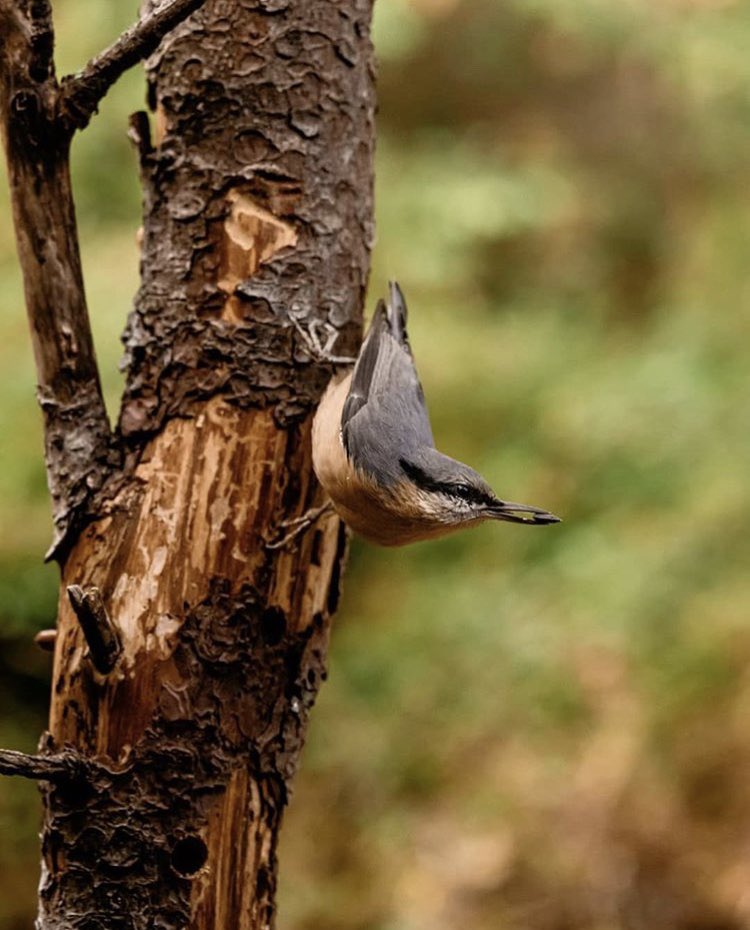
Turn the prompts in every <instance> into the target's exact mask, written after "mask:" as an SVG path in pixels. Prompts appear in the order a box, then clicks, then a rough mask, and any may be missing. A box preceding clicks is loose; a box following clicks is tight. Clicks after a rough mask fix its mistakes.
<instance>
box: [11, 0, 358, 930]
mask: <svg viewBox="0 0 750 930" xmlns="http://www.w3.org/2000/svg"><path fill="white" fill-rule="evenodd" d="M9 2H10V0H0V4H2V3H5V4H6V5H7V4H8V3H9ZM34 2H36V0H30V5H31V6H32V7H33V4H34ZM194 5H196V4H194ZM23 6H24V4H21V7H23ZM27 6H28V4H27ZM158 11H159V5H158V4H151V5H150V6H149V5H148V4H147V8H146V9H145V10H144V13H143V15H144V17H148V16H149V15H153V14H155V13H158ZM0 12H2V11H1V10H0ZM22 12H24V11H23V10H22ZM26 13H27V15H29V16H31V15H33V10H32V11H31V12H29V11H26ZM370 14H371V0H338V2H335V3H334V2H331V0H265V2H264V3H259V2H244V0H232V2H229V0H207V2H206V3H205V5H204V6H203V7H202V9H200V10H199V11H198V12H197V13H195V14H193V15H192V16H191V18H190V19H189V20H187V21H185V22H183V23H182V24H181V25H179V26H178V27H177V28H176V29H175V30H174V31H173V32H171V33H170V34H169V35H168V37H167V38H166V39H165V40H164V41H163V42H162V43H161V45H160V46H159V48H158V50H157V51H156V52H154V53H153V54H152V57H151V58H150V59H149V61H148V81H149V103H150V105H151V106H152V108H153V109H154V110H155V113H156V128H155V131H154V133H153V136H154V138H153V141H152V139H151V133H150V132H149V120H148V117H147V116H146V115H145V114H136V116H135V117H134V118H133V120H132V121H131V134H132V136H133V138H134V140H135V141H136V142H137V145H138V151H139V155H140V165H141V175H142V179H143V186H144V204H145V206H144V223H143V240H142V242H143V254H142V286H141V288H140V291H139V294H138V296H137V299H136V304H135V309H134V311H133V313H132V314H131V317H130V320H129V323H128V327H127V331H126V335H125V344H126V350H127V358H128V372H127V384H126V389H125V395H124V398H123V405H122V410H121V415H120V420H119V426H118V429H117V431H116V433H115V435H114V436H113V437H111V439H107V441H106V442H105V443H104V444H102V442H101V438H99V439H97V441H96V442H95V444H94V445H95V448H96V449H98V450H100V452H101V454H98V457H97V456H94V458H96V461H97V472H96V476H97V479H96V480H94V481H90V482H89V490H88V492H87V493H86V494H82V493H81V481H80V480H78V481H77V484H76V485H75V487H76V488H77V489H78V490H77V492H76V493H77V496H76V495H75V494H74V495H73V496H71V491H70V485H71V482H68V484H67V485H66V484H65V481H63V490H60V489H59V488H58V491H57V494H58V497H59V498H60V500H61V501H62V505H61V506H62V508H63V509H62V511H61V510H60V509H59V508H56V510H55V513H56V517H58V521H57V525H58V539H57V546H56V549H55V552H56V554H57V557H58V559H59V561H60V563H61V569H62V584H61V595H60V613H59V618H58V635H57V641H56V649H55V660H54V672H53V687H52V704H51V711H50V727H49V734H48V735H47V736H46V738H45V740H44V755H50V757H51V758H53V759H54V758H62V757H63V756H64V757H65V758H66V760H68V759H71V758H72V759H73V762H74V764H70V765H67V763H66V766H67V767H64V770H63V769H61V771H60V773H59V774H58V775H56V776H49V780H48V781H46V782H45V789H44V807H45V818H44V828H43V835H42V844H43V875H42V882H41V887H40V916H39V920H38V924H37V926H38V928H39V930H52V928H63V927H65V928H69V927H76V928H86V930H88V928H94V927H97V928H99V927H106V928H113V930H115V928H117V930H119V928H123V930H124V928H128V930H130V928H132V930H135V928H144V930H145V928H147V927H148V928H152V927H156V928H177V927H190V928H209V927H210V928H221V930H225V928H227V927H229V926H231V927H238V928H243V930H260V928H267V927H271V926H272V924H273V915H274V892H275V886H276V855H275V850H276V844H277V838H278V830H279V824H280V819H281V815H282V812H283V809H284V806H285V804H286V801H287V798H288V793H289V784H290V779H291V777H292V775H293V773H294V770H295V768H296V765H297V762H298V758H299V753H300V750H301V747H302V743H303V740H304V735H305V730H306V725H307V715H308V712H309V710H310V708H311V706H312V703H313V701H314V699H315V696H316V693H317V690H318V688H319V686H320V684H321V682H322V680H323V679H324V678H325V674H326V671H325V666H326V649H327V642H328V635H329V627H330V620H331V616H332V614H333V612H334V611H335V609H336V603H337V600H338V590H339V583H340V576H341V571H342V563H343V559H344V555H345V548H346V536H345V530H344V528H343V526H342V525H341V524H340V522H339V520H338V518H336V517H335V516H334V515H332V514H330V513H323V514H316V513H315V510H314V509H315V508H317V507H318V506H319V505H321V504H322V503H324V498H323V496H322V491H321V490H320V488H319V487H318V485H317V484H316V482H315V479H314V477H313V474H312V470H311V452H310V427H311V417H312V413H313V411H314V407H315V404H316V402H317V400H318V398H319V396H320V394H321V392H322V389H323V388H324V387H325V384H326V382H327V380H328V378H329V377H330V374H331V372H332V370H333V364H334V363H335V362H336V361H341V360H342V359H345V358H347V357H349V356H351V355H352V354H353V353H354V352H355V351H356V346H357V345H358V342H359V336H360V327H361V308H362V303H363V298H364V293H365V283H366V275H367V268H368V259H369V246H370V239H371V228H372V199H371V186H372V149H373V108H374V95H373V85H372V53H371V46H370V40H369V22H370ZM0 19H1V17H0ZM19 34H20V33H19ZM145 50H146V51H150V49H145ZM93 64H96V62H94V63H93ZM92 67H93V66H92ZM100 71H101V68H100ZM45 80H46V81H47V85H49V84H50V81H53V82H54V76H52V77H51V78H50V76H49V74H48V75H47V76H46V77H45ZM73 80H75V79H73ZM6 86H8V87H9V86H10V82H8V84H7V85H6ZM91 86H93V85H89V88H90V87H91ZM84 90H85V88H84ZM80 91H81V88H80V87H76V86H75V84H73V83H71V84H69V85H66V82H65V81H63V82H62V84H61V85H59V86H58V85H57V84H56V82H54V83H53V85H52V90H51V93H52V96H53V97H55V95H57V96H56V97H55V100H53V104H52V105H51V108H50V112H51V114H52V115H51V116H50V120H52V122H53V124H54V125H57V124H56V123H54V120H64V119H65V118H67V120H68V122H69V123H70V122H72V123H73V124H74V128H75V126H81V125H83V124H84V123H85V122H86V120H87V118H88V115H89V114H90V112H93V109H94V108H95V105H96V102H94V103H93V106H92V105H91V101H90V100H89V98H88V97H87V96H86V94H85V93H81V92H80ZM10 97H11V93H10V92H8V94H7V98H8V99H10ZM60 101H62V103H61V102H60ZM84 111H85V112H84ZM82 113H84V115H81V114H82ZM16 131H17V130H16V129H14V124H13V117H12V107H11V106H8V107H7V113H6V118H5V136H6V149H7V153H8V159H9V164H10V165H11V176H12V177H13V164H14V159H15V157H16V156H15V154H14V153H15V151H16V149H15V147H14V145H13V144H11V143H12V140H13V138H14V133H15V132H16ZM18 131H19V132H20V131H21V130H18ZM66 159H67V152H66V154H65V158H63V159H62V161H61V162H60V164H62V166H63V167H64V168H65V172H66V174H65V176H66V177H67V162H66ZM32 163H34V159H33V158H32ZM32 188H33V185H30V184H29V183H27V182H26V181H25V180H24V179H23V178H21V179H20V180H19V181H18V183H16V184H15V185H14V188H13V197H14V202H15V204H16V206H17V209H16V216H17V217H18V215H19V210H20V211H21V214H23V206H24V204H26V205H28V203H29V202H30V198H32V197H33V194H32V192H31V190H32ZM38 189H39V185H37V190H38ZM42 189H43V188H42ZM68 199H69V198H68ZM71 211H72V207H71ZM71 215H72V212H71ZM30 222H31V226H32V228H33V227H34V225H35V224H37V223H38V222H39V219H38V216H37V218H36V219H33V218H32V220H31V221H30ZM55 223H56V224H59V221H58V220H55ZM72 228H73V230H74V226H73V227H72ZM63 232H64V231H63V230H62V229H55V230H53V231H52V233H51V238H52V239H54V238H55V237H56V236H60V238H61V239H62V238H65V237H64V236H63ZM22 238H23V236H22V232H19V246H20V247H21V258H22V261H23V260H24V255H23V247H22ZM72 249H73V253H74V258H77V250H76V248H75V242H73V246H72ZM27 251H29V250H28V249H27ZM30 251H31V252H32V253H34V251H35V250H34V249H33V248H31V249H30ZM37 251H38V250H37ZM27 264H28V261H27ZM46 264H47V265H49V263H46ZM25 270H26V266H25ZM48 271H49V269H48V268H46V267H45V264H42V265H41V266H40V267H39V268H37V269H36V270H32V271H31V272H29V273H28V274H27V279H28V280H27V299H28V298H29V280H30V281H33V279H34V275H40V276H41V278H42V279H45V275H47V274H48ZM79 277H80V276H79ZM80 299H81V302H82V306H83V309H84V313H85V303H83V297H82V290H81V292H80ZM43 303H46V305H47V306H48V307H50V308H51V310H52V311H53V315H54V310H55V305H54V300H53V299H52V298H50V297H47V298H45V300H44V301H43ZM33 305H34V300H33V297H32V299H31V302H30V311H29V312H30V315H31V317H32V324H33V323H34V320H35V319H36V318H38V314H35V313H34V310H33ZM78 318H79V319H80V316H79V317H78ZM56 338H59V334H58V336H57V337H56ZM42 341H43V342H45V339H43V340H42ZM73 356H74V357H75V358H79V357H80V356H79V355H78V354H77V353H76V352H75V351H74V352H73ZM91 357H92V358H93V350H91ZM93 367H94V373H95V363H94V366H93ZM62 368H63V369H64V368H65V366H64V365H63V366H62ZM66 383H67V382H66ZM86 383H87V385H88V386H89V387H91V385H92V384H93V381H92V379H91V377H89V378H88V380H87V382H86ZM96 391H97V396H98V382H97V386H96ZM56 409H57V408H56ZM96 428H97V429H98V430H99V433H101V422H100V421H99V422H98V425H97V427H96ZM49 439H50V435H49V430H48V462H49V455H50V453H49ZM58 448H59V446H58ZM102 450H103V451H102ZM60 455H62V456H63V457H64V455H65V452H64V450H63V452H61V453H60ZM103 463H106V468H105V464H103ZM53 466H54V463H49V468H50V473H51V476H52V477H54V474H56V471H55V469H54V467H53ZM102 469H105V471H104V472H103V477H101V478H100V476H101V475H102ZM79 471H80V469H79ZM82 474H83V475H84V478H85V474H86V472H85V469H84V470H83V472H82ZM63 477H65V476H64V475H63ZM51 481H52V478H51ZM52 483H53V486H54V482H52ZM84 483H85V482H84ZM66 487H67V492H66V490H65V488H66ZM308 510H312V511H313V513H312V517H311V523H310V525H309V526H308V525H306V524H304V523H303V524H301V525H300V526H299V527H296V528H295V527H294V526H293V525H288V521H289V520H290V519H293V518H296V517H300V516H302V515H303V514H304V513H305V512H306V511H308ZM61 513H62V514H63V515H64V519H59V518H60V516H61ZM71 754H72V755H71ZM33 777H45V776H33Z"/></svg>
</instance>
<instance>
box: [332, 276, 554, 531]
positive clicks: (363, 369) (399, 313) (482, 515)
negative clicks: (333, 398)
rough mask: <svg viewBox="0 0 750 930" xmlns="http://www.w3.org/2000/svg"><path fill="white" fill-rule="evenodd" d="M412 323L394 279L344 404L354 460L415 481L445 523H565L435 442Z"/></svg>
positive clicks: (380, 473) (377, 480) (367, 470)
mask: <svg viewBox="0 0 750 930" xmlns="http://www.w3.org/2000/svg"><path fill="white" fill-rule="evenodd" d="M406 324H407V308H406V301H405V299H404V295H403V293H402V291H401V288H400V287H399V286H398V284H397V283H395V282H393V283H391V284H390V299H389V302H388V304H387V305H386V304H385V303H384V302H383V301H382V300H381V301H379V302H378V305H377V307H376V310H375V314H374V316H373V319H372V322H371V324H370V328H369V330H368V333H367V336H366V338H365V341H364V343H363V345H362V349H361V351H360V354H359V357H358V359H357V363H356V365H355V368H354V372H353V375H352V380H351V387H350V389H349V393H348V396H347V398H346V400H345V402H344V405H343V410H342V414H341V439H342V441H343V445H344V450H345V452H346V455H347V458H348V459H349V460H350V462H351V463H352V465H353V466H354V467H355V468H356V469H358V470H359V471H361V472H362V473H364V474H365V475H367V476H369V478H371V479H372V481H373V482H374V484H375V485H376V486H379V487H382V488H397V487H399V486H402V485H403V484H404V482H408V483H410V485H413V486H415V487H416V489H417V490H418V491H419V492H420V493H421V495H422V497H423V498H424V499H425V500H430V501H432V502H433V503H434V506H435V517H436V519H440V520H442V521H443V522H446V523H448V522H451V519H452V520H453V522H455V523H456V524H457V525H460V524H461V523H464V522H472V521H476V520H478V519H486V518H489V519H493V518H494V519H502V520H509V521H511V522H517V523H533V524H539V525H541V524H547V523H557V522H559V521H558V518H557V517H555V516H554V515H553V514H550V513H548V512H547V511H545V510H541V509H539V508H537V507H531V506H529V505H526V504H515V503H511V502H509V501H501V500H499V499H498V498H497V497H496V496H495V494H494V492H493V491H492V488H491V487H490V486H489V485H488V484H487V482H486V481H485V480H484V479H483V478H482V476H481V475H479V474H478V473H477V472H476V471H474V469H472V468H470V467H469V466H468V465H464V464H463V463H462V462H458V461H456V460H455V459H452V458H450V457H449V456H447V455H443V453H441V452H439V451H438V450H437V449H436V448H435V442H434V439H433V435H432V428H431V426H430V419H429V414H428V412H427V405H426V403H425V399H424V392H423V391H422V385H421V384H420V382H419V377H418V375H417V370H416V367H415V364H414V358H413V356H412V352H411V347H410V345H409V338H408V334H407V330H406ZM437 502H439V504H438V503H437Z"/></svg>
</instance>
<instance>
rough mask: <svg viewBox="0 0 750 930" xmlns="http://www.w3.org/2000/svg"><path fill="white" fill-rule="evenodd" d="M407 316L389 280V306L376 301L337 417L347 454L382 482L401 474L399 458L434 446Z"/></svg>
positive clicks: (400, 298)
mask: <svg viewBox="0 0 750 930" xmlns="http://www.w3.org/2000/svg"><path fill="white" fill-rule="evenodd" d="M406 315H407V311H406V302H405V300H404V297H403V294H402V293H401V289H400V288H399V286H398V284H395V283H393V284H391V286H390V301H389V305H388V307H386V306H385V305H384V304H383V302H382V301H380V302H379V303H378V306H377V308H376V310H375V315H374V316H373V319H372V322H371V324H370V328H369V330H368V332H367V337H366V338H365V341H364V344H363V346H362V350H361V352H360V354H359V357H358V359H357V363H356V365H355V367H354V373H353V375H352V384H351V388H350V390H349V395H348V397H347V399H346V401H345V403H344V409H343V412H342V417H341V435H342V438H343V441H344V448H345V449H346V453H347V455H348V456H349V458H350V459H351V460H352V461H353V462H354V464H355V465H356V466H357V467H358V468H361V469H362V470H364V471H366V472H369V473H370V474H373V475H374V476H375V477H376V478H378V480H380V481H381V482H383V483H386V484H390V483H393V482H394V481H397V480H399V479H400V478H401V477H402V472H401V467H400V465H399V461H400V459H402V458H404V457H405V456H408V454H409V453H410V452H412V451H413V450H415V449H418V448H420V447H423V446H434V440H433V437H432V429H431V427H430V418H429V415H428V413H427V407H426V405H425V400H424V393H423V391H422V385H421V384H420V383H419V376H418V375H417V369H416V367H415V365H414V359H413V357H412V354H411V349H410V347H409V340H408V336H407V332H406Z"/></svg>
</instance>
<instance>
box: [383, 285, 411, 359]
mask: <svg viewBox="0 0 750 930" xmlns="http://www.w3.org/2000/svg"><path fill="white" fill-rule="evenodd" d="M388 291H389V298H390V299H389V301H388V311H387V312H388V322H389V323H390V326H391V332H392V333H393V335H394V336H395V337H396V339H398V341H399V342H401V343H403V344H405V345H407V346H408V345H409V336H408V334H407V332H406V320H407V317H408V311H407V309H406V300H405V298H404V294H403V291H402V290H401V288H400V287H399V286H398V282H397V281H389V282H388Z"/></svg>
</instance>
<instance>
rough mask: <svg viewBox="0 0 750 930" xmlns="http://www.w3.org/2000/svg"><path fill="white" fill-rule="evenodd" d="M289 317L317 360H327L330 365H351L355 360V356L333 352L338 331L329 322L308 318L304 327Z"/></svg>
mask: <svg viewBox="0 0 750 930" xmlns="http://www.w3.org/2000/svg"><path fill="white" fill-rule="evenodd" d="M289 319H290V320H291V321H292V326H293V327H294V328H295V329H296V330H297V332H298V333H299V335H300V337H301V338H302V341H303V342H304V343H305V346H306V347H307V349H308V351H309V352H310V354H311V355H312V356H313V358H315V359H316V360H317V361H319V362H329V363H330V364H332V365H353V364H354V363H355V362H356V361H357V359H356V358H351V357H350V356H348V355H334V354H333V347H334V345H335V343H336V340H337V339H338V338H339V335H340V333H339V331H338V330H337V329H336V327H335V326H333V325H332V324H331V323H328V322H326V321H325V320H310V322H309V323H308V324H307V327H305V326H303V325H302V324H301V323H300V322H299V320H297V319H295V317H293V316H292V315H291V314H290V316H289ZM323 340H325V341H323Z"/></svg>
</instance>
